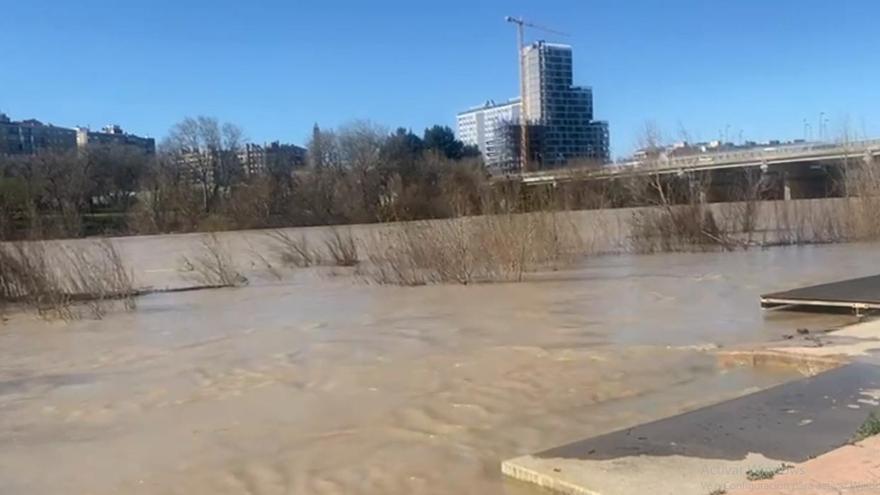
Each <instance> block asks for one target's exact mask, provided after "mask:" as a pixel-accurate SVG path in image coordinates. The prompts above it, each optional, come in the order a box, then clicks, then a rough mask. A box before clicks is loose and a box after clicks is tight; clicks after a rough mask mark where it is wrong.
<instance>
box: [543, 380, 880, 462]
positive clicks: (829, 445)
mask: <svg viewBox="0 0 880 495" xmlns="http://www.w3.org/2000/svg"><path fill="white" fill-rule="evenodd" d="M871 389H874V390H878V393H880V367H878V366H874V365H870V364H865V363H854V364H850V365H846V366H843V367H840V368H837V369H834V370H831V371H827V372H825V373H822V374H819V375H816V376H813V377H809V378H803V379H799V380H795V381H793V382H789V383H786V384H783V385H779V386H777V387H773V388H770V389H767V390H763V391H760V392H757V393H754V394H750V395H747V396H745V397H740V398H738V399H733V400H730V401H726V402H722V403H720V404H716V405H713V406H709V407H705V408H702V409H697V410H695V411H691V412H687V413H684V414H680V415H678V416H673V417H670V418H666V419H662V420H659V421H655V422H652V423H647V424H644V425H640V426H637V427H634V428H630V429H626V430H620V431H616V432H613V433H609V434H606V435H602V436H598V437H594V438H589V439H586V440H581V441H578V442H574V443H571V444H568V445H564V446H561V447H557V448H553V449H550V450H547V451H544V452H540V453H538V454H535V456H536V457H544V458H560V457H561V458H572V459H590V460H605V459H615V458H619V457H627V456H637V455H649V456H667V455H683V456H691V457H703V458H715V459H742V458H744V457H745V456H746V454H748V453H750V452H753V453H760V454H763V455H764V456H766V457H769V458H772V459H779V460H782V461H789V462H803V461H805V460H807V459H810V458H812V457H816V456H818V455H821V454H823V453H825V452H828V451H830V450H832V449H834V448H837V447H839V446H841V445H843V444H845V443H846V442H847V441H848V440H849V439H850V438H851V437H852V435H853V434H854V433H855V431H856V430H857V429H858V427H859V426H860V425H861V424H862V423H863V422H864V420H865V419H866V418H867V417H868V414H869V413H870V412H871V411H872V410H875V409H877V406H874V405H870V404H865V403H860V402H858V400H859V399H863V400H869V401H870V400H872V399H871V397H869V396H866V395H863V394H861V393H860V392H862V391H865V390H871ZM849 405H858V406H859V408H858V409H856V408H853V407H848V406H849Z"/></svg>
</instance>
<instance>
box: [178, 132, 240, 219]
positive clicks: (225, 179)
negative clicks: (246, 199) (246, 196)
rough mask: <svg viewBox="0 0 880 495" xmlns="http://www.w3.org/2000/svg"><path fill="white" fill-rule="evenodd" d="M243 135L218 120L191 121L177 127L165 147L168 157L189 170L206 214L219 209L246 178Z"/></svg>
mask: <svg viewBox="0 0 880 495" xmlns="http://www.w3.org/2000/svg"><path fill="white" fill-rule="evenodd" d="M242 142H243V132H242V130H241V128H239V127H238V126H236V125H234V124H230V123H228V122H227V123H224V124H221V123H220V122H219V121H218V120H217V119H216V118H214V117H205V116H199V117H195V118H193V117H187V118H185V119H183V120H182V121H181V122H179V123H177V124H176V125H175V126H174V127H173V128H172V129H171V133H170V134H169V136H168V138H167V139H166V141H165V143H164V148H165V151H166V152H167V153H169V154H170V155H172V156H173V157H174V158H175V159H176V161H177V163H178V164H179V165H181V166H183V167H184V168H186V169H187V170H188V171H189V173H190V175H191V177H192V180H193V182H194V183H195V184H196V185H197V186H198V187H200V188H201V190H202V200H203V207H204V210H205V212H210V211H212V209H214V208H216V207H217V205H218V203H219V200H220V197H221V194H223V193H225V192H226V191H228V190H229V187H230V186H231V185H233V184H235V183H236V182H238V181H239V180H241V177H242V175H243V169H242V165H241V163H240V162H239V159H238V151H239V149H240V148H241V146H242Z"/></svg>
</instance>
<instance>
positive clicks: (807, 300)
mask: <svg viewBox="0 0 880 495" xmlns="http://www.w3.org/2000/svg"><path fill="white" fill-rule="evenodd" d="M761 307H762V308H783V307H785V308H790V309H795V308H797V307H803V308H813V309H822V308H825V309H838V310H839V309H841V308H843V309H851V310H853V311H854V312H855V313H856V314H861V313H863V312H866V311H871V310H877V309H880V275H872V276H869V277H861V278H853V279H849V280H841V281H839V282H832V283H827V284H819V285H811V286H809V287H801V288H798V289H792V290H787V291H782V292H774V293H772V294H764V295H762V296H761Z"/></svg>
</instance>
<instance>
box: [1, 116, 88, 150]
mask: <svg viewBox="0 0 880 495" xmlns="http://www.w3.org/2000/svg"><path fill="white" fill-rule="evenodd" d="M74 149H76V131H74V130H73V129H66V128H64V127H55V126H53V125H51V124H49V125H47V124H43V123H42V122H40V121H39V120H34V119H30V120H23V121H20V122H17V121H14V120H11V119H10V118H9V117H8V116H6V114H0V154H5V155H33V154H35V153H37V152H40V151H69V150H74Z"/></svg>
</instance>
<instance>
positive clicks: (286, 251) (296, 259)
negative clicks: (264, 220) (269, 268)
mask: <svg viewBox="0 0 880 495" xmlns="http://www.w3.org/2000/svg"><path fill="white" fill-rule="evenodd" d="M266 235H267V236H268V237H269V239H271V241H272V244H273V248H274V250H275V251H276V252H277V253H278V255H279V257H280V258H281V262H282V263H284V264H286V265H293V266H296V267H299V268H305V267H308V266H312V265H313V264H316V263H318V262H319V261H320V256H319V253H317V252H315V250H314V249H312V247H311V246H310V245H309V241H308V240H307V239H306V236H305V234H302V233H301V234H300V235H299V237H293V236H292V235H291V234H288V233H287V232H285V231H283V230H274V231H271V232H267V233H266Z"/></svg>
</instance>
